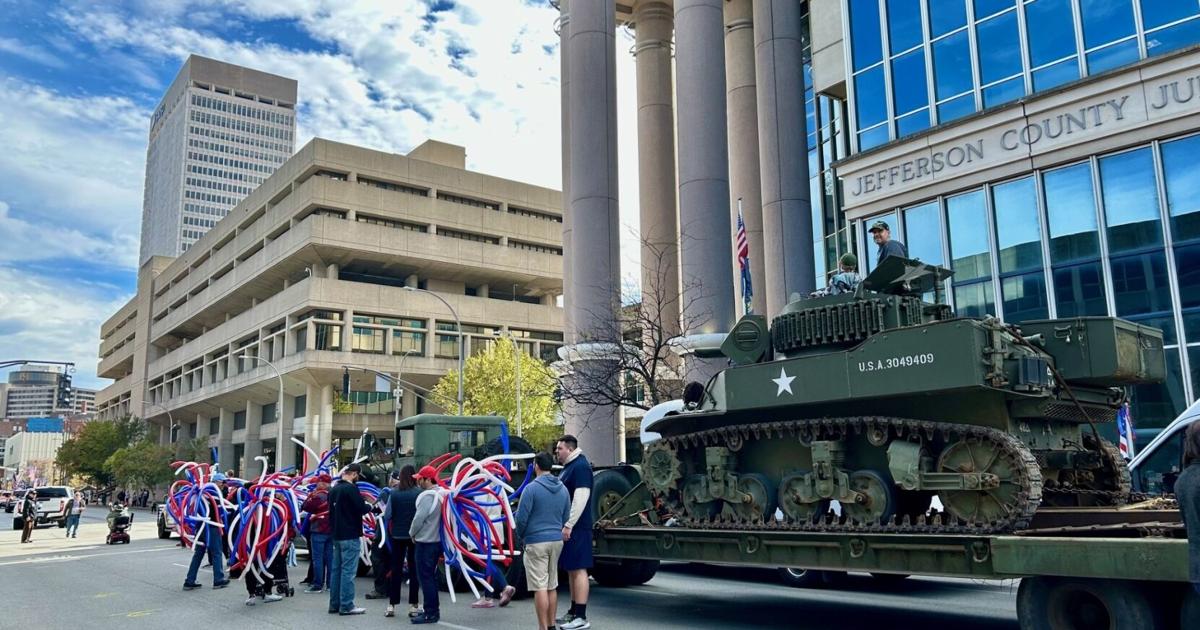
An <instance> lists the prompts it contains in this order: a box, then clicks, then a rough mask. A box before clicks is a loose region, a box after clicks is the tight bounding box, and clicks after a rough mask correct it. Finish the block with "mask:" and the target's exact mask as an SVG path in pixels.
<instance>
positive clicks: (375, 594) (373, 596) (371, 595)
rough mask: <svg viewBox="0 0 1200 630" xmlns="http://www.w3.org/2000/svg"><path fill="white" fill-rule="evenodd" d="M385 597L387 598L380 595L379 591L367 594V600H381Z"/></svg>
mask: <svg viewBox="0 0 1200 630" xmlns="http://www.w3.org/2000/svg"><path fill="white" fill-rule="evenodd" d="M385 597H387V595H384V594H383V593H380V592H379V591H371V592H369V593H367V599H383V598H385Z"/></svg>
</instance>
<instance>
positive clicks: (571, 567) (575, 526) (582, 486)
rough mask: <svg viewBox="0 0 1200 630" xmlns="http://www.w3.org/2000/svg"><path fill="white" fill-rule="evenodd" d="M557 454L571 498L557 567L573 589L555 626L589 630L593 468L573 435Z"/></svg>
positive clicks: (560, 442) (557, 447)
mask: <svg viewBox="0 0 1200 630" xmlns="http://www.w3.org/2000/svg"><path fill="white" fill-rule="evenodd" d="M554 454H555V456H556V457H558V461H559V463H560V464H562V466H563V469H562V472H560V473H559V474H558V478H559V480H560V481H562V484H563V485H564V486H566V487H567V492H568V493H569V494H570V495H571V514H570V518H568V519H567V525H566V527H564V528H563V532H562V533H563V549H562V555H560V556H559V558H558V566H559V567H560V568H562V569H563V570H564V571H566V572H567V583H568V585H569V586H570V587H571V607H570V608H569V609H568V610H567V615H566V616H565V617H563V618H562V619H558V620H555V622H556V623H557V624H558V625H559V626H560V627H562V629H563V630H586V629H587V628H590V627H591V623H589V622H588V619H587V602H588V590H589V586H588V569H590V568H592V501H591V497H592V464H591V462H589V461H588V460H587V458H586V457H584V456H583V451H582V450H580V449H579V440H577V439H576V438H575V436H573V435H564V436H562V437H560V438H558V443H557V444H556V445H555V446H554Z"/></svg>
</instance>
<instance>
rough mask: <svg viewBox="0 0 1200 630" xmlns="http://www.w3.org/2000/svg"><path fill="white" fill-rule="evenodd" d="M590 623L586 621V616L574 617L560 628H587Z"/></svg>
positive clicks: (568, 629) (575, 629) (576, 629)
mask: <svg viewBox="0 0 1200 630" xmlns="http://www.w3.org/2000/svg"><path fill="white" fill-rule="evenodd" d="M591 627H592V624H590V623H588V620H587V617H576V618H574V619H572V620H571V621H570V622H569V623H566V624H563V626H562V630H587V628H591Z"/></svg>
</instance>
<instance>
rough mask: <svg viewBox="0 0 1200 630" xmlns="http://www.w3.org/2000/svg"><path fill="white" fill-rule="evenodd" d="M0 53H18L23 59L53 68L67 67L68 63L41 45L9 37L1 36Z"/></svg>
mask: <svg viewBox="0 0 1200 630" xmlns="http://www.w3.org/2000/svg"><path fill="white" fill-rule="evenodd" d="M0 53H8V54H10V55H16V56H17V57H20V58H22V59H25V60H28V61H32V62H34V63H40V64H42V65H43V66H50V67H51V68H65V67H67V64H66V63H65V62H64V61H63V60H62V59H59V58H58V57H56V56H54V55H53V54H51V53H50V52H49V51H47V50H45V49H43V48H41V47H40V46H35V45H33V44H26V43H24V42H21V41H19V40H15V39H11V38H8V37H0Z"/></svg>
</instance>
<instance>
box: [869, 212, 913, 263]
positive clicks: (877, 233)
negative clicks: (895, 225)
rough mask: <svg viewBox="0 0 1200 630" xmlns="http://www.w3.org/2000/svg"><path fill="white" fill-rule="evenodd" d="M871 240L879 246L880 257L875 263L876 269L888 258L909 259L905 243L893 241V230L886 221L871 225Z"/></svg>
mask: <svg viewBox="0 0 1200 630" xmlns="http://www.w3.org/2000/svg"><path fill="white" fill-rule="evenodd" d="M871 240H873V241H875V244H876V245H878V246H879V257H878V259H877V260H876V261H875V266H876V267H878V266H879V265H880V264H881V263H883V260H884V259H885V258H887V257H888V256H900V257H901V258H908V248H906V247H905V246H904V243H901V242H900V241H897V240H893V239H892V230H891V228H889V227H888V224H887V223H886V222H885V221H876V222H874V223H872V224H871Z"/></svg>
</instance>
